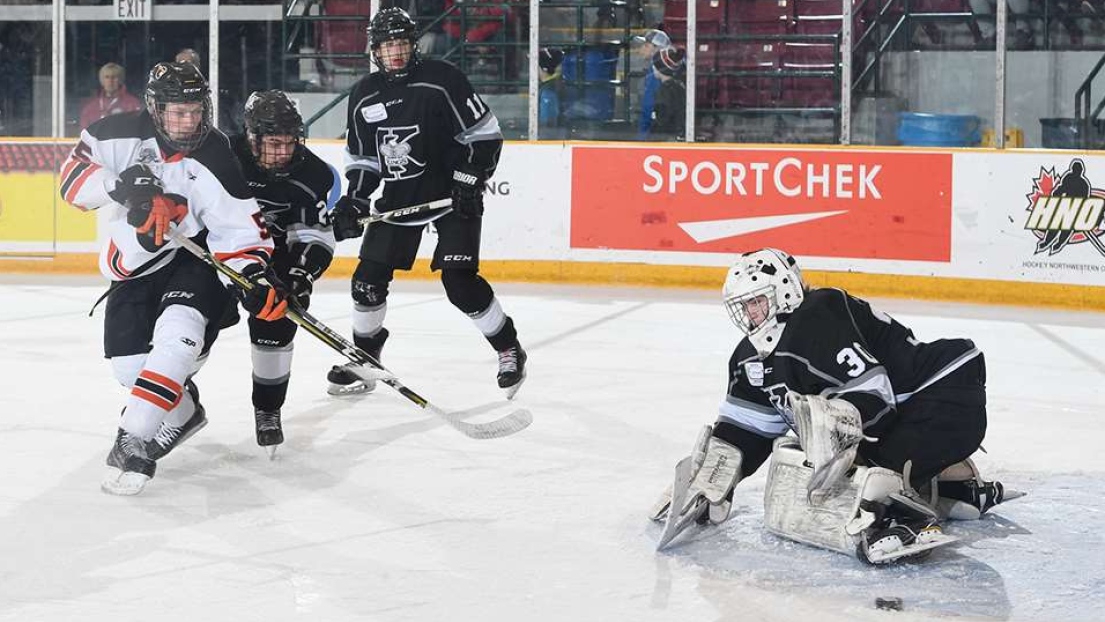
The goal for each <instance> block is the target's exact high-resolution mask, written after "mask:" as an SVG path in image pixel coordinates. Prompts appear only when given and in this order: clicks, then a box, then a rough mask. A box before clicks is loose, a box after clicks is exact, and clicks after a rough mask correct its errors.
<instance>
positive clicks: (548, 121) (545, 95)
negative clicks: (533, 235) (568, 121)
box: [537, 48, 565, 140]
mask: <svg viewBox="0 0 1105 622" xmlns="http://www.w3.org/2000/svg"><path fill="white" fill-rule="evenodd" d="M563 60H564V52H563V51H561V50H559V49H556V48H541V51H540V52H539V53H538V56H537V66H538V68H539V69H540V72H541V84H540V85H539V86H538V89H537V94H538V99H537V101H538V106H537V118H538V127H539V128H540V134H539V137H540V138H542V139H546V140H548V139H563V138H565V135H564V132H563V123H562V121H563V119H562V117H561V114H560V95H561V93H562V90H563V85H564V82H563V80H562V79H561V73H560V63H561V62H562V61H563Z"/></svg>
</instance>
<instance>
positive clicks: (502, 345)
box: [487, 315, 518, 352]
mask: <svg viewBox="0 0 1105 622" xmlns="http://www.w3.org/2000/svg"><path fill="white" fill-rule="evenodd" d="M487 342H488V343H490V344H491V347H492V348H495V351H496V352H502V351H503V350H506V349H507V348H510V347H512V346H515V345H518V331H516V330H514V320H512V319H510V316H509V315H508V316H507V318H506V322H504V323H503V327H502V328H501V329H499V332H497V333H495V334H494V335H488V337H487Z"/></svg>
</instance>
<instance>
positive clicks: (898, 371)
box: [652, 249, 1020, 563]
mask: <svg viewBox="0 0 1105 622" xmlns="http://www.w3.org/2000/svg"><path fill="white" fill-rule="evenodd" d="M723 294H724V302H725V306H726V308H727V310H728V311H729V314H730V317H731V318H732V319H733V321H734V323H736V325H737V326H738V327H739V328H740V330H741V332H743V333H744V334H745V338H744V339H742V340H741V341H740V343H739V344H738V345H737V347H736V349H735V350H734V352H733V355H732V357H731V358H730V361H729V383H728V391H727V395H726V399H725V401H724V402H722V404H721V409H720V417H719V418H718V420H717V422H716V423H715V424H714V425H712V426H707V427H706V429H705V430H704V431H703V433H702V434H701V435H700V438H699V441H698V443H697V444H696V446H695V449H694V451H693V452H692V455H691V456H690V457H688V458H686V459H684V460H683V461H682V462H680V464H679V465H678V467H677V469H676V471H677V476H676V481H675V482H674V483H673V486H672V491H671V492H669V493H666V494H665V496H664V497H662V498H661V500H660V501H659V502H658V503H657V506H656V507H655V508H654V512H653V516H652V518H653V519H654V520H666V522H667V526H666V528H665V532H664V534H663V535H662V536H661V542H660V547H663V546H664V545H666V544H667V543H668V542H670V541H671V539H672V538H674V537H675V536H676V535H677V534H678V533H679V531H681V530H682V529H683V528H685V527H686V526H688V525H689V524H691V523H693V522H695V521H696V520H697V521H699V522H702V523H705V522H711V523H714V524H719V523H721V522H723V521H725V520H726V519H727V518H728V517H729V509H730V506H731V503H732V495H733V489H734V487H735V486H736V485H737V484H738V483H739V482H740V481H741V479H743V478H744V477H748V476H749V475H751V474H753V473H754V472H756V470H757V469H759V467H760V466H761V465H762V464H763V463H764V462H766V461H767V460H768V459H769V458H770V459H771V463H770V467H769V472H768V484H767V493H766V494H765V501H764V503H765V512H764V515H765V522H766V524H767V527H768V529H769V530H770V531H772V532H774V533H777V534H779V535H781V536H784V537H787V538H790V539H794V540H798V541H800V542H805V543H807V544H812V545H816V546H820V547H824V548H829V549H832V550H837V551H841V552H845V553H849V554H854V555H857V556H858V557H859V558H860V559H862V560H864V561H867V562H870V563H886V562H890V561H894V560H896V559H901V558H905V557H917V556H920V555H923V554H925V553H927V552H928V551H929V550H931V549H933V548H936V547H938V546H942V545H944V544H949V543H951V542H953V541H954V540H955V538H953V537H951V536H948V535H947V534H944V533H943V532H942V529H941V526H940V521H941V520H943V519H945V518H958V519H973V518H979V517H980V516H981V515H982V514H983V513H985V512H986V511H987V510H989V509H991V508H992V507H993V506H995V505H997V504H998V503H1001V502H1002V501H1003V500H1008V499H1011V498H1014V497H1016V496H1019V495H1020V493H1014V492H1012V491H1007V490H1005V489H1004V487H1003V486H1002V484H1001V483H1000V482H991V481H984V480H983V479H982V478H981V476H980V475H979V473H978V470H977V469H976V468H975V467H974V464H973V462H972V461H971V459H970V457H971V455H972V454H973V453H974V452H975V451H977V450H978V449H979V446H980V444H981V443H982V439H983V436H984V434H985V431H986V367H985V362H984V359H983V356H982V352H980V351H979V350H978V349H977V348H976V347H975V344H974V343H973V342H971V341H970V340H968V339H940V340H937V341H933V342H929V343H925V342H921V341H919V340H917V339H916V338H915V337H914V336H913V332H912V331H911V330H909V329H908V328H906V327H905V326H903V325H902V324H900V323H899V322H897V321H896V320H894V319H893V318H891V317H890V316H888V315H886V314H884V313H881V312H879V311H877V310H875V309H874V308H872V307H871V305H870V304H868V303H867V302H866V301H863V300H861V299H859V298H855V297H853V296H850V295H848V294H847V293H846V292H844V291H842V290H839V289H828V288H826V289H814V290H810V289H808V288H807V287H806V285H805V283H804V281H803V279H802V273H801V270H799V268H798V265H797V262H795V260H794V258H793V257H791V256H790V255H788V254H787V253H784V252H782V251H779V250H775V249H763V250H760V251H756V252H753V253H748V254H746V255H744V256H742V257H741V258H740V259H739V260H738V261H737V262H736V263H735V264H734V265H733V266H732V268H730V270H729V274H728V277H727V278H726V281H725V286H724V290H723ZM790 431H793V432H794V433H796V435H797V438H795V437H793V436H786V435H787V433H788V432H790Z"/></svg>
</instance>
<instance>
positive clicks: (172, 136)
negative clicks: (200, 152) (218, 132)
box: [146, 63, 214, 153]
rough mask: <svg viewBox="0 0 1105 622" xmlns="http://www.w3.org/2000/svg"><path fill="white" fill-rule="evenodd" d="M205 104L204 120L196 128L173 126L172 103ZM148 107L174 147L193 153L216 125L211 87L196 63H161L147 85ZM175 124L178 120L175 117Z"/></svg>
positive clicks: (151, 74)
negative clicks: (169, 107)
mask: <svg viewBox="0 0 1105 622" xmlns="http://www.w3.org/2000/svg"><path fill="white" fill-rule="evenodd" d="M194 103H198V104H202V110H201V115H200V120H199V122H198V123H197V124H196V126H195V127H194V128H190V129H182V128H178V127H169V125H167V122H168V121H169V120H170V119H169V118H167V117H166V114H165V107H166V106H167V105H168V104H194ZM146 110H148V111H149V113H150V116H151V117H153V122H154V127H155V128H157V133H158V134H159V135H160V136H161V138H162V140H164V141H165V142H166V143H167V144H168V145H169V146H170V147H172V148H174V149H176V150H178V151H182V152H185V153H187V152H189V151H192V150H193V149H195V148H196V147H198V146H199V145H200V143H202V142H203V139H205V138H207V134H208V133H210V132H211V128H212V127H213V126H214V124H213V123H212V121H211V116H212V115H211V90H210V88H208V86H207V80H206V79H205V78H204V77H203V74H202V73H200V70H199V69H197V68H196V66H195V65H193V64H192V63H158V64H156V65H154V66H153V69H151V70H150V79H149V82H148V83H147V84H146ZM172 124H173V125H174V126H175V125H177V124H178V122H177V121H176V119H175V118H174V119H173V120H172Z"/></svg>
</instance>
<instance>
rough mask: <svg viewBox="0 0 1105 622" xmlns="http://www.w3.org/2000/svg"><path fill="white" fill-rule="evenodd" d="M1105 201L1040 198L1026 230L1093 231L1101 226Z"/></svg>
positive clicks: (1090, 198) (1033, 208) (1079, 198)
mask: <svg viewBox="0 0 1105 622" xmlns="http://www.w3.org/2000/svg"><path fill="white" fill-rule="evenodd" d="M1103 211H1105V199H1102V198H1100V197H1089V198H1083V197H1046V196H1045V197H1039V198H1038V199H1036V203H1035V204H1033V206H1032V210H1031V212H1030V213H1029V215H1028V222H1027V223H1025V226H1024V228H1025V229H1031V230H1035V231H1093V230H1095V229H1097V227H1098V225H1100V224H1101V214H1102V212H1103Z"/></svg>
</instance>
